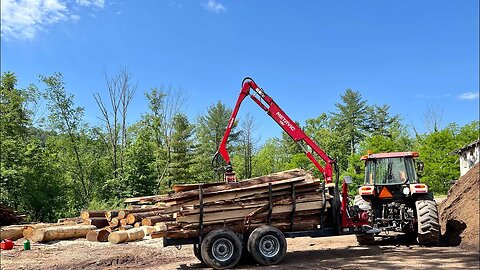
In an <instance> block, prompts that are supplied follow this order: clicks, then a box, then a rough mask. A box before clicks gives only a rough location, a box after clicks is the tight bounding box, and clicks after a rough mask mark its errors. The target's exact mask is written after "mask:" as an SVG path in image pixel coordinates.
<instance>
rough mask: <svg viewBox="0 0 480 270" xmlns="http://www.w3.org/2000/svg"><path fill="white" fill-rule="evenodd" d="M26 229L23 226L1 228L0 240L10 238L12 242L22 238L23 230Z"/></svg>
mask: <svg viewBox="0 0 480 270" xmlns="http://www.w3.org/2000/svg"><path fill="white" fill-rule="evenodd" d="M25 228H26V226H25V225H11V226H5V227H2V228H1V230H0V239H1V240H3V239H7V238H10V239H12V240H13V241H15V240H17V239H20V238H22V237H23V230H24V229H25Z"/></svg>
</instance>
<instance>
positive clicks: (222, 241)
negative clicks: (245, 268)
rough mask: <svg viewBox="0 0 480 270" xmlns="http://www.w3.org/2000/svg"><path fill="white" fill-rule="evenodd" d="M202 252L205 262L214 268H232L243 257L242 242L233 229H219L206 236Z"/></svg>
mask: <svg viewBox="0 0 480 270" xmlns="http://www.w3.org/2000/svg"><path fill="white" fill-rule="evenodd" d="M200 254H201V257H202V258H203V261H204V262H205V264H206V265H208V266H210V267H212V268H214V269H226V268H232V267H234V266H235V265H237V263H238V261H240V258H241V257H242V243H241V241H240V239H239V238H238V237H237V235H236V234H235V233H233V232H232V231H230V230H226V229H217V230H214V231H211V232H210V233H208V234H207V236H205V238H204V239H203V241H202V244H201V246H200Z"/></svg>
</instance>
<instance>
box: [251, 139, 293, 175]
mask: <svg viewBox="0 0 480 270" xmlns="http://www.w3.org/2000/svg"><path fill="white" fill-rule="evenodd" d="M253 163H254V164H255V166H254V167H253V172H252V174H253V176H260V175H266V174H270V173H274V172H279V171H283V170H285V168H286V167H287V163H288V155H287V154H286V153H285V151H284V150H283V146H282V143H281V141H280V140H279V139H278V138H271V139H268V140H267V141H266V142H265V143H264V144H263V146H261V147H260V149H259V150H258V153H257V154H256V155H255V156H254V157H253Z"/></svg>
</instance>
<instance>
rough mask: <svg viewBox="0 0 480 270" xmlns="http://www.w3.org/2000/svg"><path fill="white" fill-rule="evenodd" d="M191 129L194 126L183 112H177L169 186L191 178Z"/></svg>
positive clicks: (189, 180) (192, 147) (174, 119)
mask: <svg viewBox="0 0 480 270" xmlns="http://www.w3.org/2000/svg"><path fill="white" fill-rule="evenodd" d="M193 131H194V126H193V125H192V124H190V122H189V121H188V118H187V116H186V115H185V114H183V113H178V114H176V115H175V116H174V118H173V133H172V143H171V148H172V150H171V151H172V154H171V159H172V161H171V165H170V173H169V177H168V179H169V180H168V182H169V186H171V185H173V184H181V183H189V182H191V181H192V179H193V176H192V174H191V166H192V164H193V151H194V143H193Z"/></svg>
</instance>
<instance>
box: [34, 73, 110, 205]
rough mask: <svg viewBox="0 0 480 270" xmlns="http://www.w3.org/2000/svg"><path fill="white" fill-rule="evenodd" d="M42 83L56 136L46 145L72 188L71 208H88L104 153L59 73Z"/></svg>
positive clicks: (43, 80)
mask: <svg viewBox="0 0 480 270" xmlns="http://www.w3.org/2000/svg"><path fill="white" fill-rule="evenodd" d="M40 78H41V80H42V82H44V83H45V85H46V89H45V97H46V99H47V101H48V108H49V110H50V114H49V117H48V118H49V123H50V127H51V128H52V131H53V132H56V133H57V135H56V136H54V137H50V138H48V139H47V145H48V147H50V148H54V149H55V151H57V153H58V154H57V155H58V162H60V164H61V165H62V167H63V169H64V173H65V179H66V180H67V181H68V182H69V184H68V185H69V187H70V188H71V189H72V191H73V196H71V197H70V198H71V202H72V204H73V207H74V208H76V209H80V208H83V207H87V206H88V205H89V203H90V202H91V200H92V199H93V194H94V190H95V189H96V187H97V185H98V184H99V182H100V181H101V179H102V178H103V177H104V176H103V175H101V174H99V173H98V172H99V164H100V163H99V162H98V161H99V159H100V158H101V156H102V155H104V154H105V153H106V152H105V151H103V150H104V148H103V147H101V145H100V144H97V143H96V142H95V141H94V140H92V139H91V138H92V131H90V130H89V129H88V128H87V124H86V123H85V122H84V121H83V111H84V109H83V108H82V107H76V106H75V103H74V96H73V95H72V94H69V93H67V91H66V89H65V83H64V80H63V76H62V74H61V73H55V74H53V75H52V76H48V77H47V76H40Z"/></svg>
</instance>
